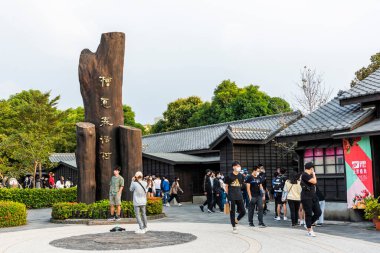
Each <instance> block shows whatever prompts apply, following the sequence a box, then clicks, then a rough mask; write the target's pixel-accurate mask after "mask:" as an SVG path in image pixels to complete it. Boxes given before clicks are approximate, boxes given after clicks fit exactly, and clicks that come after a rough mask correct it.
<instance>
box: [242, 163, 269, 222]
mask: <svg viewBox="0 0 380 253" xmlns="http://www.w3.org/2000/svg"><path fill="white" fill-rule="evenodd" d="M245 182H246V184H247V192H248V197H249V200H250V201H249V206H248V222H249V226H250V227H254V226H255V225H254V224H253V215H254V212H255V207H256V206H257V210H258V214H259V217H258V218H259V227H262V228H265V227H266V226H265V224H264V222H263V209H264V208H263V201H265V193H264V188H263V185H262V178H261V177H260V167H259V166H257V167H255V168H254V169H253V171H252V175H249V176H248V177H247V178H246V180H245Z"/></svg>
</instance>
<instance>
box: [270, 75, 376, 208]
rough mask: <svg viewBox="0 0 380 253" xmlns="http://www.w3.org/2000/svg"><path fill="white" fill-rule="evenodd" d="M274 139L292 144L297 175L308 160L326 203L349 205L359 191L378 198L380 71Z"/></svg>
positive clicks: (340, 94) (341, 93) (340, 93)
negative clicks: (297, 169) (296, 161)
mask: <svg viewBox="0 0 380 253" xmlns="http://www.w3.org/2000/svg"><path fill="white" fill-rule="evenodd" d="M276 139H277V140H278V141H279V142H296V143H297V147H296V151H297V154H298V156H299V160H298V163H299V170H300V171H301V170H303V165H304V164H305V163H306V162H309V161H312V162H314V164H315V169H316V174H317V177H318V186H319V188H320V189H321V190H322V192H324V194H325V196H326V200H329V201H342V202H347V204H348V207H352V198H353V197H354V196H355V194H361V193H360V191H361V190H368V191H369V192H371V193H372V194H374V195H376V196H378V195H379V194H380V182H379V181H380V179H379V178H380V153H379V151H378V150H379V147H380V70H377V71H376V72H375V73H373V74H372V75H370V76H369V77H368V78H366V79H365V80H363V81H361V82H359V83H358V84H357V85H356V86H355V87H354V88H351V89H350V90H347V91H344V92H339V94H338V96H337V97H335V98H334V99H333V100H331V101H330V102H328V103H327V104H325V105H324V106H321V107H320V108H319V109H317V110H316V111H314V112H312V113H310V114H308V115H307V116H305V117H304V118H302V119H300V120H298V121H297V122H296V123H294V124H292V125H291V126H290V127H288V128H286V129H284V130H283V131H282V132H281V133H279V134H278V135H277V137H276ZM344 143H346V144H347V145H344ZM355 189H356V191H357V192H355Z"/></svg>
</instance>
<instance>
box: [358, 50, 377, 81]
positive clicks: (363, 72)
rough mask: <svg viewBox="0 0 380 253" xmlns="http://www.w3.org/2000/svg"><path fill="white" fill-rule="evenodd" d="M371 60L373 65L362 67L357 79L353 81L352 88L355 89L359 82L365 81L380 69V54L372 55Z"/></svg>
mask: <svg viewBox="0 0 380 253" xmlns="http://www.w3.org/2000/svg"><path fill="white" fill-rule="evenodd" d="M370 60H371V63H370V64H369V65H368V66H367V67H362V68H361V69H359V70H358V71H356V72H355V78H354V80H352V81H351V87H354V86H355V85H356V84H357V83H358V82H359V81H361V80H363V79H365V78H366V77H368V76H369V75H370V74H372V73H373V72H375V71H376V70H377V69H379V68H380V52H379V53H376V54H374V55H372V56H371V59H370Z"/></svg>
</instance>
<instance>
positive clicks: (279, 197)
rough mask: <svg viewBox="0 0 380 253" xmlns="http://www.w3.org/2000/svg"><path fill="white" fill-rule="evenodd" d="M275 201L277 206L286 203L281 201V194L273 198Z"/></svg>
mask: <svg viewBox="0 0 380 253" xmlns="http://www.w3.org/2000/svg"><path fill="white" fill-rule="evenodd" d="M275 201H276V203H277V204H285V203H286V202H284V201H282V194H278V193H277V196H276V198H275Z"/></svg>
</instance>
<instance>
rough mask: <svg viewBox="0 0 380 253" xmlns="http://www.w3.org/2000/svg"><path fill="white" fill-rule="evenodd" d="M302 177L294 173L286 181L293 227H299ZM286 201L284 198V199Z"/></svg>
mask: <svg viewBox="0 0 380 253" xmlns="http://www.w3.org/2000/svg"><path fill="white" fill-rule="evenodd" d="M299 179H300V175H299V174H296V173H293V174H292V175H291V176H290V179H288V180H286V181H285V186H284V192H283V196H284V194H286V199H287V201H288V204H289V208H290V217H291V219H292V227H295V226H297V223H298V218H299V217H298V213H299V209H300V205H301V191H302V188H301V181H300V180H299ZM283 199H284V198H283Z"/></svg>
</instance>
